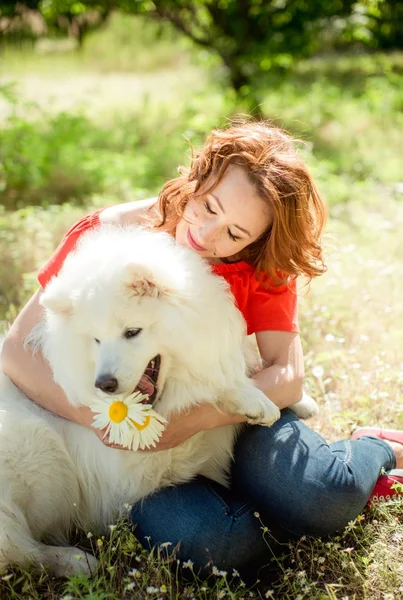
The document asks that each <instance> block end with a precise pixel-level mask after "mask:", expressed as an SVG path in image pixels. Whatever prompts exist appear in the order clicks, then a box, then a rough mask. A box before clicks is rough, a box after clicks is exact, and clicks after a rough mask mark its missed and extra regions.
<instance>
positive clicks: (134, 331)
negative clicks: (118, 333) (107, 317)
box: [123, 327, 142, 340]
mask: <svg viewBox="0 0 403 600" xmlns="http://www.w3.org/2000/svg"><path fill="white" fill-rule="evenodd" d="M140 331H142V330H141V329H140V328H134V327H132V328H129V329H126V331H125V332H124V334H123V336H124V337H125V338H126V339H127V340H130V338H134V337H136V335H138V334H139V333H140Z"/></svg>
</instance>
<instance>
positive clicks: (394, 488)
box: [351, 427, 403, 504]
mask: <svg viewBox="0 0 403 600" xmlns="http://www.w3.org/2000/svg"><path fill="white" fill-rule="evenodd" d="M364 436H370V437H376V438H378V439H381V440H384V441H385V442H386V443H387V444H388V445H389V446H390V447H391V448H392V450H393V452H394V454H395V457H396V469H393V470H392V471H388V472H387V473H385V474H384V475H381V476H380V477H379V479H378V481H377V482H376V485H375V488H374V490H373V492H372V494H371V496H370V498H369V500H368V504H372V503H376V502H380V501H385V500H391V499H392V498H396V497H403V431H401V430H399V429H379V428H376V427H360V428H359V429H356V431H354V433H353V435H352V436H351V438H352V439H358V438H360V437H364Z"/></svg>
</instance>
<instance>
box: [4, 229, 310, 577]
mask: <svg viewBox="0 0 403 600" xmlns="http://www.w3.org/2000/svg"><path fill="white" fill-rule="evenodd" d="M42 304H43V306H44V307H45V313H46V319H45V321H44V323H43V324H42V325H41V326H40V327H38V328H37V329H36V330H35V331H34V332H33V333H32V334H31V336H30V340H29V341H30V343H31V344H34V345H35V346H36V347H37V348H38V349H40V351H41V352H42V353H43V355H44V356H45V358H46V359H47V360H48V362H49V363H50V365H51V367H52V370H53V373H54V378H55V381H56V382H57V383H59V384H60V385H61V386H62V388H63V389H64V390H65V392H66V394H67V396H68V398H69V401H70V402H71V403H72V404H75V405H77V406H78V405H89V404H91V402H92V401H93V399H94V394H95V393H99V390H96V389H95V387H94V382H95V380H96V379H97V378H98V377H100V376H102V375H105V374H113V376H114V377H116V379H117V380H118V382H119V387H118V389H117V390H116V393H130V392H132V391H133V390H134V389H135V387H136V385H137V383H138V381H139V380H140V378H141V375H142V374H143V372H144V370H145V368H146V366H147V364H148V362H149V361H150V360H151V359H152V358H153V357H154V356H155V355H157V354H159V355H161V357H162V363H161V370H160V374H159V379H158V397H157V400H156V402H155V405H154V408H155V410H157V411H158V412H159V413H160V414H161V415H163V416H164V417H166V418H168V419H169V417H170V416H171V415H173V414H174V413H175V412H178V411H181V410H183V409H188V408H190V407H192V406H194V405H196V404H197V403H199V402H201V401H203V402H209V403H212V404H217V403H218V402H219V403H220V404H221V405H222V407H223V408H224V409H225V410H226V411H227V412H230V413H234V414H245V415H247V416H248V421H249V422H250V423H261V424H264V425H270V424H272V423H273V422H274V421H275V420H276V419H277V418H278V417H279V411H278V409H277V407H276V406H275V405H274V404H273V403H271V402H270V401H269V400H268V399H267V397H266V396H265V395H264V394H263V393H262V392H261V391H259V390H258V389H257V388H256V387H255V386H254V384H253V381H252V380H251V379H250V378H248V376H247V368H248V366H251V364H249V365H247V363H248V362H249V363H250V362H251V361H252V362H253V361H254V360H255V359H256V356H254V355H253V353H252V355H251V358H250V359H245V344H244V342H245V339H246V337H245V328H244V322H243V319H242V317H241V315H240V313H239V312H238V310H237V309H236V308H235V306H234V303H233V299H232V297H231V295H230V294H229V292H228V289H227V284H226V283H225V282H224V280H223V279H222V278H220V277H217V276H214V275H212V273H211V272H210V268H209V266H208V265H207V264H206V263H205V262H204V261H202V260H201V259H200V258H199V257H198V256H197V255H196V254H195V253H194V252H191V251H189V250H186V249H184V248H180V247H178V246H177V245H176V244H175V243H174V241H173V240H172V239H171V237H170V236H168V235H166V234H161V233H150V232H147V231H145V230H143V229H139V228H126V229H123V228H117V227H108V226H104V227H101V228H100V229H98V230H96V231H94V232H91V233H88V234H85V236H83V239H82V241H81V243H80V244H79V247H78V249H77V250H76V251H75V252H74V253H72V254H71V255H70V256H69V257H68V258H67V259H66V261H65V264H64V265H63V267H62V269H61V272H60V274H59V275H58V276H57V277H55V278H53V279H52V280H51V282H50V283H49V284H48V286H47V288H46V290H45V292H44V294H43V296H42ZM127 328H141V330H142V331H141V333H139V335H138V336H136V337H134V338H131V339H126V338H125V337H124V335H123V334H124V331H125V330H126V329H127ZM95 339H97V340H98V342H95ZM301 408H302V412H304V410H305V412H306V407H305V409H304V407H301ZM308 412H309V407H308ZM303 416H304V415H303ZM305 416H306V414H305ZM236 431H237V427H234V426H226V427H222V428H219V429H214V430H211V431H202V432H200V433H198V434H197V435H195V436H193V437H192V438H191V439H189V440H188V441H186V442H184V443H183V444H181V445H180V446H178V447H176V448H173V449H172V450H167V451H163V452H131V451H123V450H116V449H111V448H108V447H105V446H104V445H103V444H102V442H101V441H100V440H99V439H98V438H97V437H96V436H95V435H94V433H93V432H92V431H90V430H88V429H86V428H84V427H82V426H80V425H77V424H75V423H72V422H69V421H66V420H64V419H61V418H58V417H56V416H54V415H53V414H51V413H49V412H47V411H45V410H42V409H41V408H40V407H38V406H36V405H35V404H34V403H33V402H31V401H30V400H28V399H27V398H26V397H25V396H24V395H23V394H22V392H21V391H20V390H18V389H17V388H16V387H15V386H14V385H13V384H12V383H11V381H10V380H9V379H8V378H7V377H5V376H4V375H1V379H0V569H1V570H4V569H6V568H7V566H8V565H10V564H12V563H16V564H19V565H25V564H27V563H36V564H41V565H43V566H44V567H45V568H48V569H49V570H50V571H51V572H53V573H54V574H56V575H59V576H64V575H68V574H71V573H73V572H76V571H79V570H82V571H85V572H91V571H93V570H94V568H95V567H96V560H95V558H94V557H92V556H91V555H88V554H86V553H84V552H82V551H79V550H77V548H72V547H69V546H66V543H67V540H68V535H69V531H70V529H71V527H72V526H73V525H74V524H78V525H79V526H81V527H83V528H88V527H92V524H94V523H95V524H97V525H98V526H101V527H102V528H107V527H108V525H109V524H111V523H112V521H113V518H114V516H116V510H118V511H120V512H122V511H123V509H124V505H125V504H126V503H134V502H136V501H138V500H140V499H142V498H144V497H145V496H146V495H148V494H150V493H152V492H153V491H155V490H156V489H158V488H161V487H163V486H168V485H174V484H178V483H181V482H184V481H187V480H189V479H191V478H192V477H193V476H195V475H196V474H197V473H202V474H204V475H206V476H207V477H210V478H211V479H214V480H216V481H218V482H220V483H222V484H224V485H226V483H227V473H228V467H229V464H230V460H231V452H232V447H233V443H234V438H235V435H236ZM44 541H46V542H47V544H49V543H53V544H57V546H54V545H53V546H50V545H45V544H44Z"/></svg>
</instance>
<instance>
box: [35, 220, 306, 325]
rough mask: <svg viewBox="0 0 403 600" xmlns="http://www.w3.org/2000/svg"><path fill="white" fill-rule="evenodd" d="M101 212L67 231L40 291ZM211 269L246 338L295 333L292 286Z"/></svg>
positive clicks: (244, 268)
mask: <svg viewBox="0 0 403 600" xmlns="http://www.w3.org/2000/svg"><path fill="white" fill-rule="evenodd" d="M102 210H103V209H100V210H98V211H96V212H95V213H92V214H90V215H87V216H86V217H84V218H83V219H81V220H80V221H78V222H77V223H76V224H75V225H73V227H71V229H69V231H68V232H67V233H66V235H65V237H64V238H63V240H62V242H61V244H60V245H59V247H58V248H57V249H56V251H55V252H54V254H53V255H52V256H51V258H50V259H49V260H48V262H47V263H46V264H45V265H44V266H43V267H42V268H41V269H40V271H39V272H38V281H39V283H40V284H41V286H42V287H43V288H44V287H46V285H47V283H48V282H49V281H50V279H51V278H52V277H54V276H55V275H57V274H58V272H59V270H60V268H61V266H62V264H63V262H64V260H65V258H66V256H67V255H68V254H69V252H71V251H72V250H73V249H74V247H75V245H76V243H77V241H78V239H79V237H80V236H81V235H82V234H83V233H85V232H86V231H88V230H90V229H93V228H94V227H97V226H98V225H100V224H101V221H100V218H99V215H100V213H101V211H102ZM211 266H212V270H213V272H214V273H216V274H217V275H221V277H224V279H226V281H227V282H228V283H229V285H230V288H231V292H232V293H233V295H234V297H235V301H236V303H237V306H238V308H239V310H240V311H241V312H242V314H243V316H244V319H245V321H246V323H247V330H248V335H250V334H251V333H256V332H257V331H292V332H297V331H298V312H297V295H296V293H295V283H293V284H292V285H291V286H290V287H291V289H290V288H289V287H287V286H286V285H280V286H276V287H271V288H266V287H264V286H263V285H262V284H261V283H260V282H259V281H258V279H257V277H256V273H255V270H254V268H253V267H252V266H251V265H250V264H248V263H247V262H244V261H241V262H236V263H231V264H214V265H211ZM266 281H269V280H268V279H267V280H266Z"/></svg>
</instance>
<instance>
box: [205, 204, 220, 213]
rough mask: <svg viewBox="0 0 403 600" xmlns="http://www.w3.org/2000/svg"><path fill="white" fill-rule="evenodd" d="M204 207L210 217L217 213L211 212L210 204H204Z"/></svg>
mask: <svg viewBox="0 0 403 600" xmlns="http://www.w3.org/2000/svg"><path fill="white" fill-rule="evenodd" d="M204 207H205V209H206V210H207V212H208V213H210V215H216V214H217V213H215V212H214V211H213V210H211V208H210V204H209V203H208V202H205V203H204Z"/></svg>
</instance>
